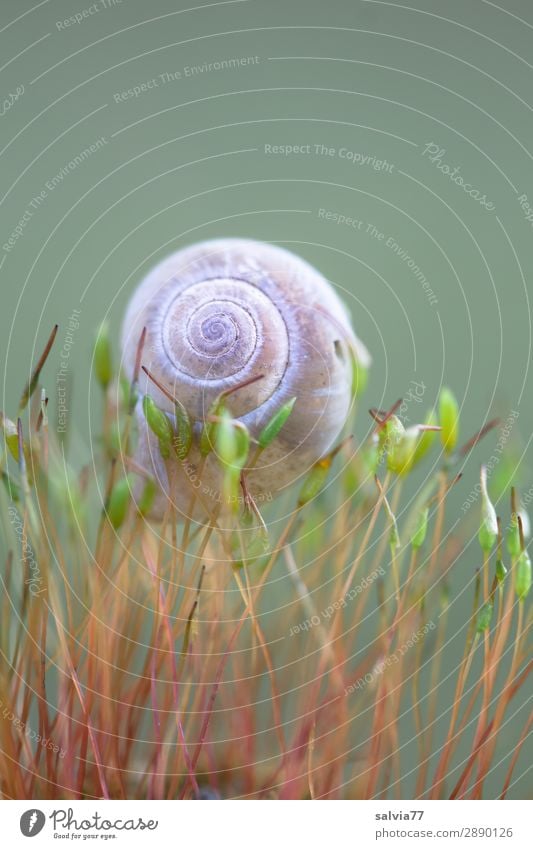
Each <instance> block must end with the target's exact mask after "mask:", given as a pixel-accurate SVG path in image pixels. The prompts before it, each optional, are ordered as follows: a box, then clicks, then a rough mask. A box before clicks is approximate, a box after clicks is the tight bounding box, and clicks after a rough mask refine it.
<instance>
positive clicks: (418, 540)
mask: <svg viewBox="0 0 533 849" xmlns="http://www.w3.org/2000/svg"><path fill="white" fill-rule="evenodd" d="M428 516H429V507H424V509H423V510H421V511H420V513H419V514H418V518H417V521H416V527H415V530H414V533H413V535H412V537H411V546H412V547H413V548H414V549H417V548H421V546H422V545H423V544H424V540H425V539H426V534H427V530H428Z"/></svg>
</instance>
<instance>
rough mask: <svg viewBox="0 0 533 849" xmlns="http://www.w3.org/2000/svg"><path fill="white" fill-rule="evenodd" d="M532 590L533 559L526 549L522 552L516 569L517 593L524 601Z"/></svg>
mask: <svg viewBox="0 0 533 849" xmlns="http://www.w3.org/2000/svg"><path fill="white" fill-rule="evenodd" d="M530 589H531V558H530V556H529V554H528V552H527V551H526V549H524V551H522V552H521V554H520V557H519V558H518V560H517V561H516V567H515V592H516V594H517V596H518V598H519V599H520V601H523V600H524V599H525V598H527V596H528V594H529V590H530Z"/></svg>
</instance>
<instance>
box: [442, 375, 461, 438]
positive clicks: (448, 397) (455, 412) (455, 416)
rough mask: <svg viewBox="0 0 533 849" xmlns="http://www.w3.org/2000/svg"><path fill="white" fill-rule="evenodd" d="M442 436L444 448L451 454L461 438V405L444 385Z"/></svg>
mask: <svg viewBox="0 0 533 849" xmlns="http://www.w3.org/2000/svg"><path fill="white" fill-rule="evenodd" d="M439 419H440V426H441V432H440V438H441V442H442V445H443V447H444V450H445V451H446V453H447V454H451V453H452V451H453V450H454V448H455V446H456V445H457V440H458V438H459V405H458V403H457V400H456V398H455V395H453V393H452V392H451V390H450V389H448V388H447V387H446V386H443V388H442V389H441V393H440V398H439Z"/></svg>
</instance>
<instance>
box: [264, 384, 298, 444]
mask: <svg viewBox="0 0 533 849" xmlns="http://www.w3.org/2000/svg"><path fill="white" fill-rule="evenodd" d="M295 403H296V396H295V397H294V398H291V399H290V401H287V402H286V403H285V404H283V406H282V407H280V408H279V410H278V411H277V412H276V413H274V415H273V416H272V418H271V419H270V421H269V422H268V424H267V425H265V427H264V428H263V430H262V431H261V433H260V434H259V439H258V442H259V446H260V447H261V448H263V449H264V448H267V447H268V446H269V445H270V443H271V442H273V441H274V439H275V438H276V436H277V435H278V433H279V432H280V430H281V428H282V427H283V425H284V424H285V422H286V421H287V419H288V418H289V416H290V414H291V413H292V409H293V407H294V405H295Z"/></svg>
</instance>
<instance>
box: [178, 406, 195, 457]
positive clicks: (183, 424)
mask: <svg viewBox="0 0 533 849" xmlns="http://www.w3.org/2000/svg"><path fill="white" fill-rule="evenodd" d="M174 414H175V416H176V426H177V431H178V432H177V435H176V436H175V437H174V453H175V454H176V457H177V458H178V460H185V459H186V458H187V457H188V455H189V451H190V450H191V445H192V436H193V433H192V424H191V420H190V418H189V415H188V413H187V410H186V409H185V407H184V406H183V404H181V403H180V402H179V401H176V403H175V405H174Z"/></svg>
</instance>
